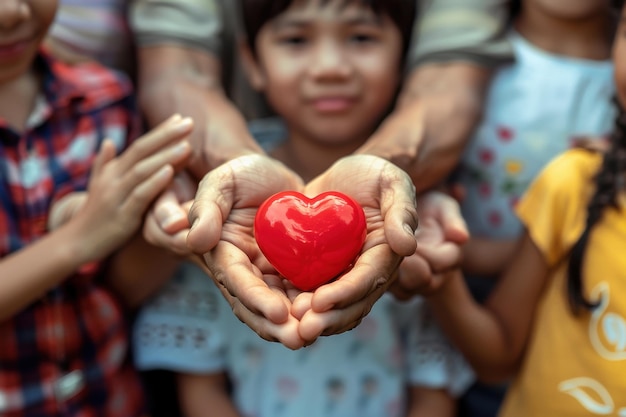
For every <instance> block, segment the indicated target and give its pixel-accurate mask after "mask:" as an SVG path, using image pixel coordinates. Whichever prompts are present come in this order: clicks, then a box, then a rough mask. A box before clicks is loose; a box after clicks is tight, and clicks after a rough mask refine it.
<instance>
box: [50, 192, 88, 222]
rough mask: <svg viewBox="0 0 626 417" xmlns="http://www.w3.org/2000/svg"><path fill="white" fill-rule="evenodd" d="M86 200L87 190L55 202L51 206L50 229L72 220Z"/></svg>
mask: <svg viewBox="0 0 626 417" xmlns="http://www.w3.org/2000/svg"><path fill="white" fill-rule="evenodd" d="M86 201H87V193H86V192H85V191H76V192H73V193H70V194H68V195H66V196H64V197H63V198H61V199H60V200H58V201H57V202H55V203H54V204H53V205H52V207H50V214H49V215H48V230H50V231H52V230H55V229H58V228H59V227H61V226H63V225H64V224H65V223H67V222H68V221H70V220H71V219H72V218H73V217H74V215H75V214H76V213H78V212H79V211H80V209H81V208H83V205H84V204H85V202H86Z"/></svg>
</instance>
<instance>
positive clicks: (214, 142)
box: [138, 44, 263, 178]
mask: <svg viewBox="0 0 626 417" xmlns="http://www.w3.org/2000/svg"><path fill="white" fill-rule="evenodd" d="M138 56H139V100H140V105H141V108H142V111H143V113H144V115H145V117H146V120H147V122H148V124H149V126H155V125H156V124H158V123H159V122H161V121H163V120H164V119H166V118H168V117H169V116H171V115H172V114H174V113H179V114H181V115H183V116H189V117H191V118H192V119H193V120H194V131H193V133H192V141H191V142H192V144H193V146H194V158H193V160H192V161H191V164H190V165H191V167H192V171H193V173H194V174H195V176H196V177H198V178H200V177H202V176H203V175H204V174H205V173H206V172H208V171H209V170H210V169H212V168H214V167H216V166H218V165H221V164H222V163H224V162H226V161H229V160H231V159H233V158H236V157H238V156H241V155H245V154H249V153H262V152H263V151H262V149H261V148H260V147H259V145H258V144H257V143H256V142H255V141H254V139H253V138H252V137H251V136H250V134H249V133H248V131H247V127H246V122H245V119H244V118H243V116H242V115H241V113H240V112H239V111H238V110H237V109H236V108H235V106H234V105H233V104H232V103H231V101H230V99H229V98H228V97H227V96H226V93H225V92H224V90H223V88H222V85H221V65H220V62H219V59H218V58H217V57H216V56H214V55H213V54H211V53H210V52H208V51H204V50H199V49H192V48H185V47H182V46H179V45H168V44H165V45H158V46H149V47H142V48H140V49H139V51H138ZM214 119H215V120H218V119H219V120H220V121H224V120H225V121H226V123H230V125H231V126H233V127H234V129H235V131H236V132H237V134H234V135H230V136H229V137H222V136H221V135H219V134H215V133H214V132H212V130H211V128H210V125H209V123H210V122H212V121H213V120H214Z"/></svg>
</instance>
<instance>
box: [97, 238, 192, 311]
mask: <svg viewBox="0 0 626 417" xmlns="http://www.w3.org/2000/svg"><path fill="white" fill-rule="evenodd" d="M180 261H181V259H180V257H178V256H176V255H174V254H173V253H172V252H171V251H168V250H166V249H162V248H159V247H156V246H153V245H150V244H149V243H148V242H146V241H145V239H144V238H143V235H142V234H141V233H140V234H137V235H135V236H134V237H133V238H132V239H131V240H130V242H129V243H128V244H126V245H125V246H124V248H122V249H120V250H119V251H117V253H116V254H115V255H113V257H112V258H111V260H110V261H109V265H108V269H107V274H106V279H107V283H108V285H109V287H110V288H111V289H112V290H113V291H114V292H115V293H116V294H117V295H118V296H119V297H120V299H121V300H122V301H123V302H124V304H125V305H126V306H127V307H129V308H131V309H134V308H138V307H139V306H140V305H141V303H142V302H143V301H144V300H146V299H147V298H148V297H150V296H151V295H152V294H154V293H155V292H156V291H157V290H158V289H159V288H161V286H162V285H163V284H165V283H166V282H167V280H168V279H170V278H171V277H172V276H173V275H174V272H175V271H176V268H177V267H178V265H179V263H180Z"/></svg>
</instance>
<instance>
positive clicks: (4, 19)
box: [0, 0, 30, 30]
mask: <svg viewBox="0 0 626 417" xmlns="http://www.w3.org/2000/svg"><path fill="white" fill-rule="evenodd" d="M29 16H30V7H29V6H28V2H26V1H24V0H0V30H8V29H12V28H13V27H15V26H16V25H18V24H20V23H21V22H22V21H24V20H26V19H28V17H29Z"/></svg>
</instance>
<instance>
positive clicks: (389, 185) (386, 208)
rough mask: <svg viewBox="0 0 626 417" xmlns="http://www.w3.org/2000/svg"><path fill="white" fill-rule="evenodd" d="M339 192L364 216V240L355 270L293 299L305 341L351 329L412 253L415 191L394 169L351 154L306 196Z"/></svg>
mask: <svg viewBox="0 0 626 417" xmlns="http://www.w3.org/2000/svg"><path fill="white" fill-rule="evenodd" d="M330 190H334V191H339V192H342V193H344V194H347V195H349V196H350V197H352V198H353V199H354V200H355V201H357V202H358V203H359V204H360V205H361V207H363V211H364V212H365V217H366V222H367V237H366V240H365V243H364V245H363V250H362V252H361V254H360V255H359V257H358V259H357V260H356V262H355V264H354V266H353V268H352V269H351V270H350V271H348V272H347V273H346V274H344V275H342V276H341V277H340V278H338V279H337V280H335V281H333V282H331V283H329V284H326V285H322V286H321V287H319V288H318V289H317V290H315V291H314V292H313V293H312V294H310V293H309V294H306V293H304V294H302V295H296V296H295V297H292V298H294V301H293V309H292V314H293V315H294V316H295V317H296V318H298V319H300V321H301V322H300V327H299V331H300V336H301V337H302V338H303V339H304V340H306V341H307V342H312V341H314V340H315V339H316V338H317V337H319V336H320V335H331V334H337V333H341V332H344V331H346V330H349V329H351V328H353V327H355V326H356V325H357V324H358V323H359V322H360V321H361V319H362V318H363V317H365V315H367V314H368V313H369V311H370V310H371V308H372V306H373V305H374V303H375V302H376V301H377V300H378V299H379V298H380V297H381V296H382V294H383V293H384V292H385V291H386V290H387V289H388V288H389V286H390V285H391V284H392V282H393V279H394V277H395V271H396V269H397V267H398V265H399V264H400V261H401V260H402V258H403V257H404V256H408V255H411V254H413V253H415V249H416V241H415V236H414V231H415V229H416V228H417V222H418V220H417V208H416V201H415V187H414V186H413V183H412V182H411V179H410V178H409V176H408V175H407V174H406V172H404V171H403V170H401V169H400V168H398V167H397V166H396V165H394V164H392V163H390V162H388V161H386V160H384V159H382V158H379V157H376V156H371V155H351V156H348V157H345V158H342V159H340V160H339V161H337V162H336V163H335V164H334V165H333V166H331V167H330V168H329V169H328V170H327V171H326V172H324V173H323V174H322V175H320V176H319V177H317V178H316V179H314V180H313V181H312V182H310V183H309V184H308V185H307V186H306V188H305V191H304V194H306V195H309V196H314V195H317V194H320V193H322V192H324V191H330Z"/></svg>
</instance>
